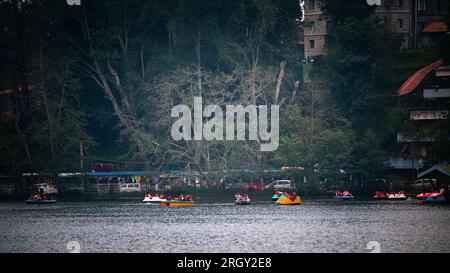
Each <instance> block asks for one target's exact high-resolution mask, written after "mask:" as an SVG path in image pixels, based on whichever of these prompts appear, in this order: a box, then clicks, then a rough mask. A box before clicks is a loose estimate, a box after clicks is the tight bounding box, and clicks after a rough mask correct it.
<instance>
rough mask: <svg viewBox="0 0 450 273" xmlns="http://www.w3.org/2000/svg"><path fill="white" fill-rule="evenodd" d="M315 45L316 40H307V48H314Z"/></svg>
mask: <svg viewBox="0 0 450 273" xmlns="http://www.w3.org/2000/svg"><path fill="white" fill-rule="evenodd" d="M315 47H316V41H314V40H309V48H315Z"/></svg>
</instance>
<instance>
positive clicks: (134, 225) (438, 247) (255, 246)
mask: <svg viewBox="0 0 450 273" xmlns="http://www.w3.org/2000/svg"><path fill="white" fill-rule="evenodd" d="M449 228H450V207H449V206H423V205H419V204H416V203H414V202H405V203H399V204H387V203H376V202H351V203H338V202H335V201H308V200H306V202H304V203H303V204H302V205H301V206H298V207H277V206H274V205H273V204H271V203H267V204H254V205H251V206H234V205H232V204H204V205H202V204H198V205H196V206H195V207H188V208H186V207H175V208H173V207H161V206H159V205H149V204H142V203H140V202H139V201H138V200H137V201H123V202H83V203H82V202H75V203H65V202H60V203H59V204H56V205H52V206H33V205H25V204H21V203H1V204H0V252H69V250H68V248H67V244H68V243H69V242H73V241H77V242H79V244H80V247H81V252H370V250H368V249H367V246H368V243H369V242H371V241H376V242H379V243H380V247H381V252H450V232H449ZM72 244H73V243H72ZM69 249H70V248H69Z"/></svg>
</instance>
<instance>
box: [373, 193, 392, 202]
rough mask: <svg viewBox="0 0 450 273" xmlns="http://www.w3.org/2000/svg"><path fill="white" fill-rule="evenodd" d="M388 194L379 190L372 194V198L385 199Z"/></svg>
mask: <svg viewBox="0 0 450 273" xmlns="http://www.w3.org/2000/svg"><path fill="white" fill-rule="evenodd" d="M388 198H389V196H388V195H387V194H386V193H385V192H379V191H377V192H376V193H375V195H374V196H373V199H374V200H387V199H388Z"/></svg>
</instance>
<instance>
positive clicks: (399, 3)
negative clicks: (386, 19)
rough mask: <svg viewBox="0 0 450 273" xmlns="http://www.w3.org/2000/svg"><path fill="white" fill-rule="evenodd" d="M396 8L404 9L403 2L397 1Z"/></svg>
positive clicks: (401, 0)
mask: <svg viewBox="0 0 450 273" xmlns="http://www.w3.org/2000/svg"><path fill="white" fill-rule="evenodd" d="M395 7H397V8H402V7H403V0H396V1H395Z"/></svg>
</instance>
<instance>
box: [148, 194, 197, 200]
mask: <svg viewBox="0 0 450 273" xmlns="http://www.w3.org/2000/svg"><path fill="white" fill-rule="evenodd" d="M145 197H146V198H150V199H152V198H159V199H165V200H166V201H172V200H173V201H192V200H193V199H192V195H191V194H190V193H188V194H186V195H183V194H180V196H178V197H172V196H170V195H167V196H164V194H162V193H161V194H158V193H156V194H155V195H151V194H149V193H146V194H145Z"/></svg>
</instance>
